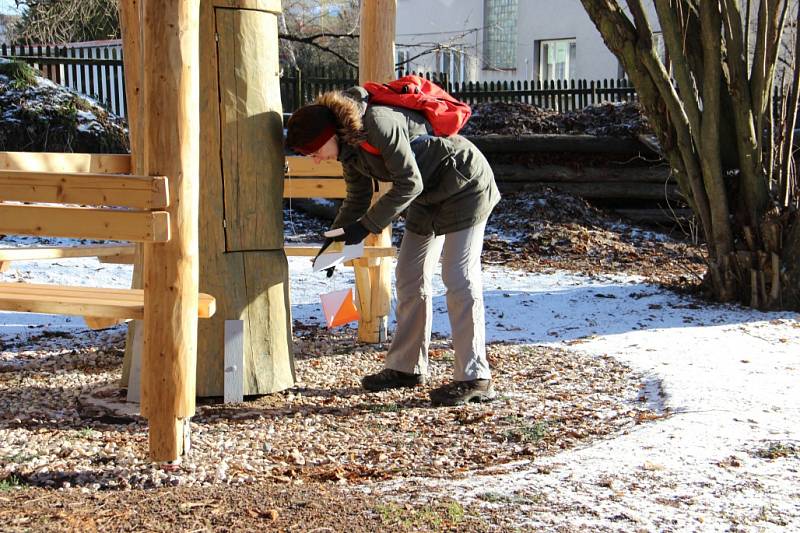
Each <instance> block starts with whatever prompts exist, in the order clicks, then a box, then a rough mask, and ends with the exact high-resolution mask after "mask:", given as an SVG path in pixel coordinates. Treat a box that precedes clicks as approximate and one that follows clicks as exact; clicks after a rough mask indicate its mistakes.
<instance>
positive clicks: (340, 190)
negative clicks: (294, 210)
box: [283, 178, 347, 198]
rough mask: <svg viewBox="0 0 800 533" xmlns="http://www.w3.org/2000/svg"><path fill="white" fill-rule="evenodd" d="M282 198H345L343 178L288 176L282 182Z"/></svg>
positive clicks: (345, 191)
mask: <svg viewBox="0 0 800 533" xmlns="http://www.w3.org/2000/svg"><path fill="white" fill-rule="evenodd" d="M283 197H284V198H346V197H347V185H346V184H345V182H344V180H343V179H331V178H328V179H311V178H289V179H285V180H284V182H283Z"/></svg>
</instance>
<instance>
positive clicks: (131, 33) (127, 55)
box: [119, 0, 145, 397]
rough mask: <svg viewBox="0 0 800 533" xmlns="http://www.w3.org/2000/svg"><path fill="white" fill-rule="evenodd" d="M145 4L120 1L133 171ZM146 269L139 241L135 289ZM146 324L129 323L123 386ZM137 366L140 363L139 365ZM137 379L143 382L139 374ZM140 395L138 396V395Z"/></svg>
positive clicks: (140, 155) (139, 145)
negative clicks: (139, 330)
mask: <svg viewBox="0 0 800 533" xmlns="http://www.w3.org/2000/svg"><path fill="white" fill-rule="evenodd" d="M143 8H144V6H143V4H142V1H141V0H123V1H121V2H120V3H119V17H120V25H121V27H122V58H123V62H124V67H123V68H124V69H125V99H126V101H127V102H128V104H127V106H128V113H127V119H128V138H129V140H130V147H131V173H132V174H136V175H139V176H141V175H143V174H144V131H145V128H144V125H143V124H142V119H143V118H144V109H143V105H144V99H143V98H142V93H141V92H142V78H143V69H144V52H143V49H142V31H143V27H142V25H141V24H140V21H141V20H142V18H143ZM143 270H144V245H142V244H137V245H136V252H135V258H134V262H133V280H132V281H131V288H133V289H141V288H142V271H143ZM141 327H142V321H141V320H132V321H131V322H129V323H128V335H127V338H126V342H125V358H124V359H123V361H122V379H121V385H122V386H123V387H127V386H128V381H129V378H130V370H131V366H132V362H133V359H134V357H136V358H138V359H139V360H140V361H139V363H141V357H142V338H143V336H142V335H136V329H137V328H141ZM136 367H137V368H139V367H140V364H137V365H136ZM136 382H137V383H138V382H139V379H138V376H137V380H136ZM137 397H138V396H137Z"/></svg>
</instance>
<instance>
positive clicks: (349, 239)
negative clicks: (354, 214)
mask: <svg viewBox="0 0 800 533" xmlns="http://www.w3.org/2000/svg"><path fill="white" fill-rule="evenodd" d="M324 235H325V236H326V237H328V238H330V239H333V240H334V241H344V243H345V244H348V245H350V244H358V243H360V242H361V241H363V240H364V239H366V238H367V235H369V230H368V229H367V228H365V227H364V225H363V224H361V222H358V221H356V222H353V223H352V224H348V225H346V226H345V227H343V228H338V229H335V230H331V231H326V232H325V233H324Z"/></svg>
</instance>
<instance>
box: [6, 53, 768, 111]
mask: <svg viewBox="0 0 800 533" xmlns="http://www.w3.org/2000/svg"><path fill="white" fill-rule="evenodd" d="M0 57H4V58H9V59H17V60H22V61H25V62H27V63H28V64H30V65H32V66H33V67H34V68H36V69H38V70H39V71H40V72H41V73H42V75H43V76H45V77H46V78H48V79H50V80H52V81H53V82H54V83H58V84H61V85H65V86H67V87H70V88H72V89H73V90H75V91H77V92H79V93H82V94H85V95H87V96H89V97H91V98H94V99H95V100H97V101H98V102H100V103H101V104H103V105H104V106H106V108H108V109H109V110H111V111H112V112H113V113H115V114H117V115H119V116H122V117H124V116H125V115H126V105H127V102H126V101H125V90H124V87H125V74H124V70H123V62H122V51H121V48H120V49H118V48H114V47H108V46H107V47H100V46H97V47H91V46H84V47H55V46H52V47H51V46H35V47H34V46H11V45H5V44H2V45H0ZM412 74H418V75H420V76H423V77H425V78H427V79H430V80H433V81H434V82H436V83H438V84H439V85H441V86H442V87H443V88H444V89H445V90H447V92H449V93H450V94H452V95H453V96H455V97H456V98H459V99H460V100H463V101H465V102H467V103H469V104H476V103H483V102H524V103H527V104H532V105H536V106H538V107H541V108H544V109H553V110H557V111H571V110H575V109H582V108H584V107H586V106H588V105H593V104H598V103H602V102H630V101H635V100H636V99H637V96H636V89H635V88H634V87H633V86H632V85H631V84H630V82H629V81H628V80H626V79H605V80H550V81H538V80H516V81H492V82H451V81H450V80H448V79H447V77H446V76H444V75H440V74H436V73H430V72H427V73H412ZM357 83H358V71H357V70H355V69H339V70H330V69H323V68H316V69H308V70H306V71H304V72H301V71H300V70H297V69H295V70H287V71H284V73H283V75H282V76H281V81H280V87H281V101H282V103H283V109H284V111H285V112H286V113H291V112H292V111H294V110H296V109H297V108H298V107H300V106H302V105H305V104H307V103H309V102H311V101H313V100H314V98H316V97H317V96H318V95H319V94H321V93H323V92H325V91H330V90H341V89H346V88H348V87H352V86H354V85H356V84H357ZM782 101H783V91H782V90H780V89H778V88H776V91H775V97H774V98H773V106H774V112H775V114H776V116H780V109H781V105H782Z"/></svg>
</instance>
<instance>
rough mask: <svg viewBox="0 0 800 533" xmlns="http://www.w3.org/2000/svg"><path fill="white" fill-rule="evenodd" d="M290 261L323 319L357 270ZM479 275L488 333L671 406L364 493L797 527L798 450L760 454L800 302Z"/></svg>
mask: <svg viewBox="0 0 800 533" xmlns="http://www.w3.org/2000/svg"><path fill="white" fill-rule="evenodd" d="M9 243H10V244H14V245H22V244H29V241H26V240H23V239H10V240H9V239H6V240H4V244H9ZM289 272H290V286H291V298H292V315H293V319H295V320H299V321H301V322H303V323H315V324H321V323H322V312H321V309H320V304H319V295H320V294H321V293H323V292H330V291H333V290H338V289H344V288H349V287H352V286H353V285H354V277H353V271H352V269H350V268H338V269H337V271H336V273H335V275H334V277H332V278H327V277H326V276H325V274H324V273H313V272H312V271H311V260H310V258H308V257H291V258H289ZM130 277H131V269H130V267H129V266H122V265H110V264H100V263H98V262H97V260H96V259H93V258H88V259H71V260H59V261H50V262H36V263H33V262H32V263H14V264H12V266H11V269H10V270H9V271H7V272H6V273H4V274H0V280H2V281H15V280H17V281H19V280H24V281H29V282H39V283H44V282H49V283H64V284H83V285H102V286H112V287H124V286H127V285H128V284H129V283H130ZM483 280H484V298H485V303H486V317H487V332H486V333H487V341H489V342H500V341H502V342H524V343H535V344H546V345H553V346H559V347H561V348H563V349H568V350H577V351H580V352H583V353H585V354H588V355H593V356H598V357H599V356H605V355H608V356H612V357H614V358H616V359H618V360H620V361H622V362H623V363H625V364H627V365H629V366H630V367H632V368H633V369H634V371H637V372H639V373H640V374H642V375H644V376H646V383H645V389H644V393H645V395H646V396H647V399H648V401H649V402H650V404H651V405H652V406H653V407H655V408H656V409H659V410H664V411H665V412H666V413H668V414H669V416H667V417H666V418H664V419H662V420H658V421H653V422H649V423H646V424H643V425H641V426H638V427H636V428H635V429H633V430H631V431H629V432H627V433H624V434H619V435H614V436H611V437H609V438H607V439H605V440H601V441H596V442H594V443H591V444H589V445H587V446H585V447H583V448H580V449H573V450H569V451H566V452H564V453H561V454H558V455H555V456H552V457H543V458H537V459H535V460H534V461H532V462H531V463H528V464H516V465H508V467H507V468H506V469H505V473H504V471H503V469H494V470H493V471H492V472H490V474H491V475H486V476H480V477H475V476H473V477H471V478H469V479H466V480H450V479H448V480H438V479H413V480H395V481H392V482H387V483H382V484H374V485H370V486H369V490H371V491H372V492H373V493H376V492H377V493H382V494H384V495H385V496H386V497H387V498H389V497H395V498H411V499H413V498H415V497H418V498H419V499H420V500H425V501H429V500H430V498H431V497H433V496H435V495H437V494H438V495H440V496H447V497H453V498H456V499H458V500H461V501H465V502H479V503H481V504H484V502H485V501H486V500H487V498H486V495H487V494H500V495H505V496H506V497H508V498H509V499H512V500H513V499H514V498H517V499H518V501H519V503H515V504H514V505H512V506H510V507H508V508H504V511H503V513H505V514H506V515H507V516H509V517H510V519H511V520H513V522H514V524H515V525H516V526H517V527H520V528H522V529H526V530H557V529H559V528H563V529H569V530H572V529H583V530H589V531H596V530H606V531H638V530H647V531H721V530H737V531H741V530H758V531H789V530H800V489H798V487H800V457H787V458H782V459H776V460H769V459H764V458H761V457H758V456H757V454H756V453H755V451H756V450H760V449H764V448H765V447H767V446H768V445H769V444H770V443H774V442H781V443H794V445H798V443H800V402H799V401H798V393H797V384H798V383H800V350H798V349H797V346H798V345H800V320H799V318H800V317H798V314H796V313H790V312H782V313H762V312H759V311H754V310H751V309H746V308H742V307H738V306H733V305H713V304H708V303H705V302H700V301H696V300H694V299H691V298H687V297H683V296H680V295H677V294H675V293H672V292H669V291H666V290H663V289H661V288H660V287H657V286H653V285H649V284H647V283H646V282H644V281H643V280H642V279H641V278H638V277H634V276H626V275H617V276H601V277H587V276H583V275H578V274H572V273H566V272H551V273H538V272H522V271H515V270H510V269H506V268H500V267H487V268H485V269H484V276H483ZM433 291H434V301H433V308H434V313H435V315H434V319H433V331H434V332H436V333H439V334H442V335H449V332H450V326H449V321H448V319H447V315H446V299H445V289H444V286H443V284H442V281H441V278H440V276H439V275H438V274H437V275H436V277H435V279H434V283H433ZM79 328H80V329H85V326H84V325H83V322H82V320H80V319H78V318H75V317H54V316H47V315H32V314H22V313H0V339H2V338H3V337H6V336H8V335H12V334H22V335H25V334H26V333H36V332H41V331H42V330H45V329H47V330H73V329H79ZM354 342H355V340H354ZM501 393H502V391H501ZM465 444H466V443H465ZM398 495H399V496H398ZM526 495H527V496H526ZM525 498H528V500H526V499H525ZM485 505H495V506H496V505H498V504H496V503H491V504H490V503H485Z"/></svg>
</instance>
